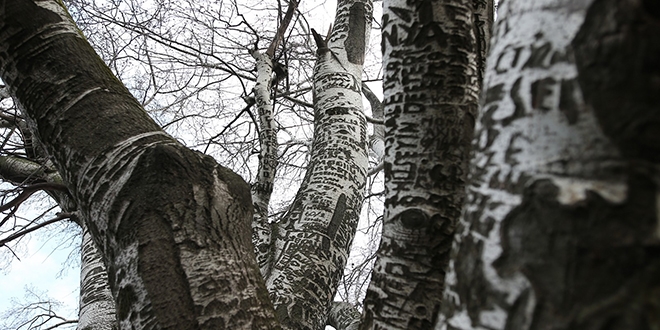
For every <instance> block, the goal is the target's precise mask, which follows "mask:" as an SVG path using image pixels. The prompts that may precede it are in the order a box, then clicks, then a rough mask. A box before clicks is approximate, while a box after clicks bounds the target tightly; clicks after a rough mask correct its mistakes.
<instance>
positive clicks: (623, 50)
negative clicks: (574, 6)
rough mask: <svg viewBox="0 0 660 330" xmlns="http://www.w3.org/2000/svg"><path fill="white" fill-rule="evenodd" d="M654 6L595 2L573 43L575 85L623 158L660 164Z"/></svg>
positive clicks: (659, 67)
mask: <svg viewBox="0 0 660 330" xmlns="http://www.w3.org/2000/svg"><path fill="white" fill-rule="evenodd" d="M657 3H658V2H657V1H642V0H625V1H620V0H597V1H595V2H594V3H593V4H592V5H591V7H590V8H589V10H588V11H587V15H586V18H585V22H584V24H583V25H582V27H581V29H580V31H579V33H578V34H577V36H576V37H575V39H574V40H573V43H572V45H573V48H574V53H575V59H576V63H577V67H578V72H579V75H578V81H579V83H580V87H581V89H582V92H583V94H584V98H585V100H586V102H587V103H588V104H590V105H591V106H592V108H593V109H594V113H595V114H596V117H597V118H598V121H599V123H600V125H601V127H602V129H603V131H604V133H605V134H606V135H607V136H608V137H609V138H610V139H611V140H612V141H613V142H614V143H615V144H616V145H617V146H618V147H619V148H620V150H621V152H622V153H623V154H624V156H627V157H631V158H641V159H645V160H648V161H652V162H659V161H660V111H658V105H659V104H660V60H659V59H660V38H658V36H659V35H660V21H659V20H658V11H659V10H658V7H660V5H658V4H657Z"/></svg>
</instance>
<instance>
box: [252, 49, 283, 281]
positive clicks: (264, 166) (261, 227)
mask: <svg viewBox="0 0 660 330" xmlns="http://www.w3.org/2000/svg"><path fill="white" fill-rule="evenodd" d="M252 57H254V59H255V60H256V62H257V64H256V67H257V82H256V84H255V86H254V88H253V89H252V91H253V92H254V96H255V100H256V105H257V111H258V113H259V146H260V150H259V167H258V169H257V178H256V180H255V182H254V183H253V184H252V188H251V192H252V204H253V205H254V221H253V222H252V242H253V243H254V247H255V254H256V255H257V263H258V264H259V270H260V272H261V275H262V276H263V277H264V278H267V277H268V274H269V273H270V268H271V267H272V262H273V246H272V240H271V235H272V233H271V227H270V224H269V222H268V205H269V203H270V196H271V194H272V192H273V184H274V181H275V173H276V172H277V163H278V162H277V148H278V144H277V123H276V122H275V116H274V114H273V100H271V97H270V95H271V82H272V80H273V79H272V75H273V61H272V59H271V58H270V57H269V55H268V54H265V53H261V52H259V51H257V50H255V51H254V52H253V53H252Z"/></svg>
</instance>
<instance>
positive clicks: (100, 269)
mask: <svg viewBox="0 0 660 330" xmlns="http://www.w3.org/2000/svg"><path fill="white" fill-rule="evenodd" d="M80 255H81V262H80V310H79V312H78V327H77V328H76V329H77V330H116V329H117V314H116V309H115V301H114V299H113V297H112V293H111V292H110V287H109V286H108V272H107V269H106V267H105V265H104V264H103V259H102V256H101V253H99V250H98V249H97V248H96V245H94V241H93V240H92V235H90V233H89V231H88V230H86V229H83V235H82V245H81V251H80Z"/></svg>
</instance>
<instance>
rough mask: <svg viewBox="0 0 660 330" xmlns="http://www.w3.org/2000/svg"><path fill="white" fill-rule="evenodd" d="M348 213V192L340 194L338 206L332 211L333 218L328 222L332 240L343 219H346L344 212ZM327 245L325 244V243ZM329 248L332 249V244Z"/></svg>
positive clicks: (328, 232)
mask: <svg viewBox="0 0 660 330" xmlns="http://www.w3.org/2000/svg"><path fill="white" fill-rule="evenodd" d="M345 213H346V194H341V195H339V198H338V199H337V206H335V211H334V213H332V219H331V220H330V223H329V224H328V231H327V234H328V237H329V238H330V241H334V240H335V236H336V235H337V231H338V230H339V226H341V223H342V221H343V220H344V214H345ZM328 243H329V242H328ZM324 247H325V244H324ZM327 249H330V244H328V246H327Z"/></svg>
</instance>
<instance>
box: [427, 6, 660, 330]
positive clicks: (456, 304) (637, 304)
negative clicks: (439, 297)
mask: <svg viewBox="0 0 660 330" xmlns="http://www.w3.org/2000/svg"><path fill="white" fill-rule="evenodd" d="M500 8H501V9H500V11H499V13H500V15H499V20H498V22H497V28H496V31H495V33H494V36H495V38H496V40H495V41H494V42H493V44H492V46H493V49H492V52H491V53H490V55H489V57H488V69H487V73H486V78H485V85H484V86H485V88H484V90H485V91H484V93H483V95H484V98H483V99H482V101H481V104H482V111H481V113H480V116H479V118H478V121H477V128H476V138H475V141H474V148H475V154H474V158H473V160H472V167H471V182H472V183H471V185H470V187H469V190H468V203H467V207H466V209H465V213H464V216H463V218H462V219H463V221H462V222H463V226H464V229H463V230H461V232H460V235H457V237H458V239H457V247H458V250H457V251H456V253H455V255H454V256H453V257H452V263H451V267H450V272H449V274H448V281H447V282H448V287H447V290H446V301H447V303H445V305H444V307H443V311H442V315H441V318H440V321H439V322H438V324H437V325H436V327H437V328H438V329H516V330H519V329H523V330H525V329H608V330H609V329H622V330H623V329H658V328H659V327H660V318H658V315H660V253H659V251H660V249H659V248H660V245H659V243H660V231H658V228H659V220H660V219H659V214H658V203H659V201H660V199H659V197H660V194H659V193H658V191H660V190H659V182H660V180H658V177H659V176H658V168H659V167H658V165H660V164H659V160H660V156H658V155H660V147H659V146H660V113H659V112H658V111H657V107H658V104H660V85H658V84H657V77H658V76H659V75H660V66H658V59H659V58H660V41H659V39H658V35H660V25H658V19H659V18H660V15H659V14H660V11H659V10H658V9H659V8H658V6H657V5H655V4H652V3H651V2H648V1H642V0H625V1H617V0H596V1H590V0H581V1H570V0H554V1H550V0H548V1H539V2H533V3H532V2H529V1H526V0H511V1H507V2H505V3H503V4H501V7H500Z"/></svg>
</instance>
